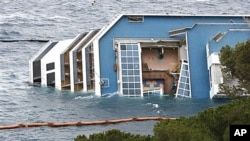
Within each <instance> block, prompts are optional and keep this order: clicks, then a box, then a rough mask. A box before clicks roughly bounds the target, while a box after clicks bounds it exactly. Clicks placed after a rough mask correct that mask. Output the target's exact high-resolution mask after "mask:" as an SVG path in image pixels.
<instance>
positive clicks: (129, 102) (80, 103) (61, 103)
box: [0, 0, 250, 141]
mask: <svg viewBox="0 0 250 141" xmlns="http://www.w3.org/2000/svg"><path fill="white" fill-rule="evenodd" d="M92 2H93V1H92V0H81V1H80V0H60V1H58V0H39V1H35V0H14V1H13V0H1V1H0V40H2V39H49V40H53V41H55V40H61V39H66V38H73V37H75V36H76V35H77V34H79V33H82V32H87V31H90V30H91V29H97V28H101V27H102V26H104V25H105V24H107V23H108V22H109V21H110V20H111V19H112V18H113V17H114V16H116V15H117V14H120V13H157V14H159V13H160V14H162V13H174V14H231V15H235V14H236V15H238V14H250V9H249V7H250V1H249V0H235V1H230V0H97V1H96V4H95V5H94V6H92V5H91V3H92ZM42 46H43V43H39V42H0V125H7V124H16V123H21V122H63V121H89V120H98V119H100V120H102V119H115V118H126V117H136V116H158V115H160V116H170V117H179V116H188V115H194V114H197V113H198V112H199V111H202V110H203V109H206V108H208V107H215V106H218V105H220V104H223V103H224V102H223V101H212V100H209V99H175V98H173V97H146V98H125V97H119V96H116V95H115V96H111V97H105V98H99V97H95V96H93V95H90V94H81V93H70V92H65V91H58V90H55V89H51V88H44V87H42V88H41V87H33V86H30V85H29V84H28V60H29V59H30V58H31V56H32V55H33V54H34V53H36V52H37V51H38V50H39V48H40V47H42ZM155 123H156V122H155V121H149V122H136V123H123V124H117V125H108V126H87V127H63V128H48V127H38V128H20V129H12V130H2V131H0V139H1V140H3V141H69V140H73V139H74V137H76V136H77V135H79V134H86V135H89V134H91V133H94V132H102V131H105V130H107V129H112V128H117V129H120V130H123V131H126V132H134V133H140V134H152V132H153V131H152V130H153V126H154V124H155Z"/></svg>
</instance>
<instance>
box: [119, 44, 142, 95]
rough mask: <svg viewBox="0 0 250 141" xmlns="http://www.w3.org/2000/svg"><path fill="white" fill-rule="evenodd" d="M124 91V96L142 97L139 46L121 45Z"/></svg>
mask: <svg viewBox="0 0 250 141" xmlns="http://www.w3.org/2000/svg"><path fill="white" fill-rule="evenodd" d="M120 48H121V49H120V50H121V54H120V55H121V58H120V59H121V69H120V72H121V74H122V89H123V90H122V91H123V94H124V95H128V96H129V95H133V96H136V95H138V96H140V95H141V92H142V91H141V84H140V80H141V79H140V77H141V70H140V58H139V57H140V54H139V51H138V44H121V45H120Z"/></svg>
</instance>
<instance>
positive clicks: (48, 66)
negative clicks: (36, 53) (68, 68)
mask: <svg viewBox="0 0 250 141" xmlns="http://www.w3.org/2000/svg"><path fill="white" fill-rule="evenodd" d="M53 69H55V63H54V62H53V63H49V64H46V70H47V71H49V70H53Z"/></svg>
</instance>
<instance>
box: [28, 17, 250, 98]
mask: <svg viewBox="0 0 250 141" xmlns="http://www.w3.org/2000/svg"><path fill="white" fill-rule="evenodd" d="M248 17H249V16H247V15H242V16H230V15H217V16H216V15H161V14H160V15H152V14H148V15H147V14H139V15H135V14H130V15H126V14H122V15H118V16H116V17H115V18H114V19H113V20H112V21H111V22H110V23H108V24H107V25H106V26H104V27H103V28H101V29H97V30H92V31H90V32H85V33H82V34H79V35H78V36H76V37H75V38H74V39H68V40H62V41H57V42H48V43H47V44H45V45H44V46H43V47H42V48H41V49H40V50H39V51H38V52H37V54H35V55H34V56H33V57H32V58H31V59H30V61H29V66H30V68H29V69H30V80H29V82H30V83H31V84H35V85H42V86H51V87H55V88H57V89H60V90H69V91H72V92H74V91H82V92H83V93H85V92H93V93H95V95H98V96H103V95H109V94H114V93H118V94H120V95H123V96H130V97H138V96H139V97H142V96H147V95H175V96H176V97H188V98H191V97H195V98H213V97H216V96H218V95H219V87H218V86H219V84H221V83H226V82H227V81H226V80H224V79H223V77H222V74H221V65H220V62H219V59H218V54H219V51H220V49H221V48H222V47H223V46H225V45H230V46H234V45H235V44H237V43H238V42H243V41H246V40H247V39H249V38H250V30H249V23H248V22H247V21H248V20H246V19H248Z"/></svg>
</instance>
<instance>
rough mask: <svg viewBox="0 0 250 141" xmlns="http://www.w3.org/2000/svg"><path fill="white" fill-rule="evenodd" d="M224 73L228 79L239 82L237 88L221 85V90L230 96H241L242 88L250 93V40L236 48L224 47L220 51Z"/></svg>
mask: <svg viewBox="0 0 250 141" xmlns="http://www.w3.org/2000/svg"><path fill="white" fill-rule="evenodd" d="M219 58H220V62H221V65H222V66H223V67H222V73H223V75H224V76H225V77H227V78H233V79H235V78H236V79H238V80H239V85H237V86H232V87H230V86H225V85H221V86H220V88H221V89H222V90H223V92H225V93H226V94H227V95H229V96H233V95H237V94H241V93H242V92H243V90H242V88H245V89H246V90H247V91H248V92H250V74H249V72H250V40H248V41H246V42H243V43H238V44H237V45H236V46H235V47H234V48H232V47H230V46H228V45H227V46H224V47H222V49H221V50H220V55H219Z"/></svg>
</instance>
